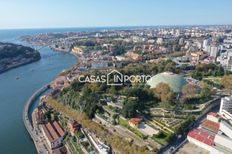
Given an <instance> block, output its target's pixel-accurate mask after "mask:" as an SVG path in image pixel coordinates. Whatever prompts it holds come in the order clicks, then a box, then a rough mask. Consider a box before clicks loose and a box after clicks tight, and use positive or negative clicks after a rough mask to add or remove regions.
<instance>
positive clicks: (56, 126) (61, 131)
mask: <svg viewBox="0 0 232 154" xmlns="http://www.w3.org/2000/svg"><path fill="white" fill-rule="evenodd" d="M53 126H54V127H55V129H56V130H57V132H58V133H59V136H64V134H65V133H64V130H63V129H62V128H61V127H60V124H59V123H58V122H57V121H54V122H53Z"/></svg>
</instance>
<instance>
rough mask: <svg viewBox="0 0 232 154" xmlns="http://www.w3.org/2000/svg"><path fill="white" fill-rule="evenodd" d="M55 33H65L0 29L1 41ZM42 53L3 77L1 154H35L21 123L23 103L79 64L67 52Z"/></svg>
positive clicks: (0, 82) (0, 91) (0, 84)
mask: <svg viewBox="0 0 232 154" xmlns="http://www.w3.org/2000/svg"><path fill="white" fill-rule="evenodd" d="M55 31H57V32H59V31H65V30H64V29H62V30H57V29H56V30H52V29H47V30H45V29H42V30H0V41H4V42H13V43H20V42H19V41H18V37H19V36H22V35H28V34H37V33H42V32H55ZM66 31H69V30H66ZM40 53H41V56H42V59H41V60H40V61H37V62H34V63H31V64H28V65H24V66H21V67H18V68H15V69H12V70H10V71H7V72H5V73H2V74H0V154H34V153H36V150H35V147H34V144H33V142H32V140H31V139H30V136H29V135H28V133H27V131H26V129H25V127H24V124H23V120H22V112H23V107H24V104H25V103H26V101H27V100H28V98H29V97H30V96H31V95H32V94H33V93H34V92H35V91H36V90H37V89H39V88H40V87H42V86H43V85H44V84H46V83H49V82H50V81H52V80H53V79H54V78H55V77H56V76H57V75H58V74H59V72H61V71H62V70H64V69H66V68H68V67H71V66H72V65H74V64H75V63H76V58H75V57H74V56H73V55H71V54H68V53H62V52H54V51H52V50H50V49H49V48H42V49H41V50H40ZM16 77H19V79H18V80H16Z"/></svg>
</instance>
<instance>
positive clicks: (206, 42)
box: [203, 39, 209, 51]
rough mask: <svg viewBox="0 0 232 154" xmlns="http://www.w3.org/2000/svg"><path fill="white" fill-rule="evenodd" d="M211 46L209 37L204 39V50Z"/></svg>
mask: <svg viewBox="0 0 232 154" xmlns="http://www.w3.org/2000/svg"><path fill="white" fill-rule="evenodd" d="M208 46H209V39H205V40H204V41H203V50H204V51H207V47H208Z"/></svg>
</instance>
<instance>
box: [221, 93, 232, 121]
mask: <svg viewBox="0 0 232 154" xmlns="http://www.w3.org/2000/svg"><path fill="white" fill-rule="evenodd" d="M219 113H220V115H221V116H222V117H224V118H225V119H227V120H231V121H232V96H229V97H224V98H222V99H221V104H220V110H219Z"/></svg>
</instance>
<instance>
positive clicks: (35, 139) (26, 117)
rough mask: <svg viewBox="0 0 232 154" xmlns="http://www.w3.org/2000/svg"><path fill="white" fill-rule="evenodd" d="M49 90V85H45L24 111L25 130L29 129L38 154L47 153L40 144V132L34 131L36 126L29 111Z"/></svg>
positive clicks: (27, 103)
mask: <svg viewBox="0 0 232 154" xmlns="http://www.w3.org/2000/svg"><path fill="white" fill-rule="evenodd" d="M48 89H49V85H44V86H43V87H42V88H40V89H38V90H37V91H36V92H35V93H34V94H33V95H32V96H31V97H30V98H29V99H28V101H27V102H26V104H25V106H24V110H23V122H24V125H25V128H26V129H27V131H28V133H29V135H30V137H31V139H32V140H33V142H34V145H35V147H36V150H37V152H38V153H46V151H44V150H45V149H44V146H43V145H41V144H39V136H38V132H36V131H35V130H34V126H33V123H32V121H31V120H30V118H29V115H28V114H29V111H30V108H31V107H32V105H33V103H34V102H35V101H36V100H37V99H38V98H39V97H40V96H41V94H42V93H44V92H45V91H47V90H48Z"/></svg>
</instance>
